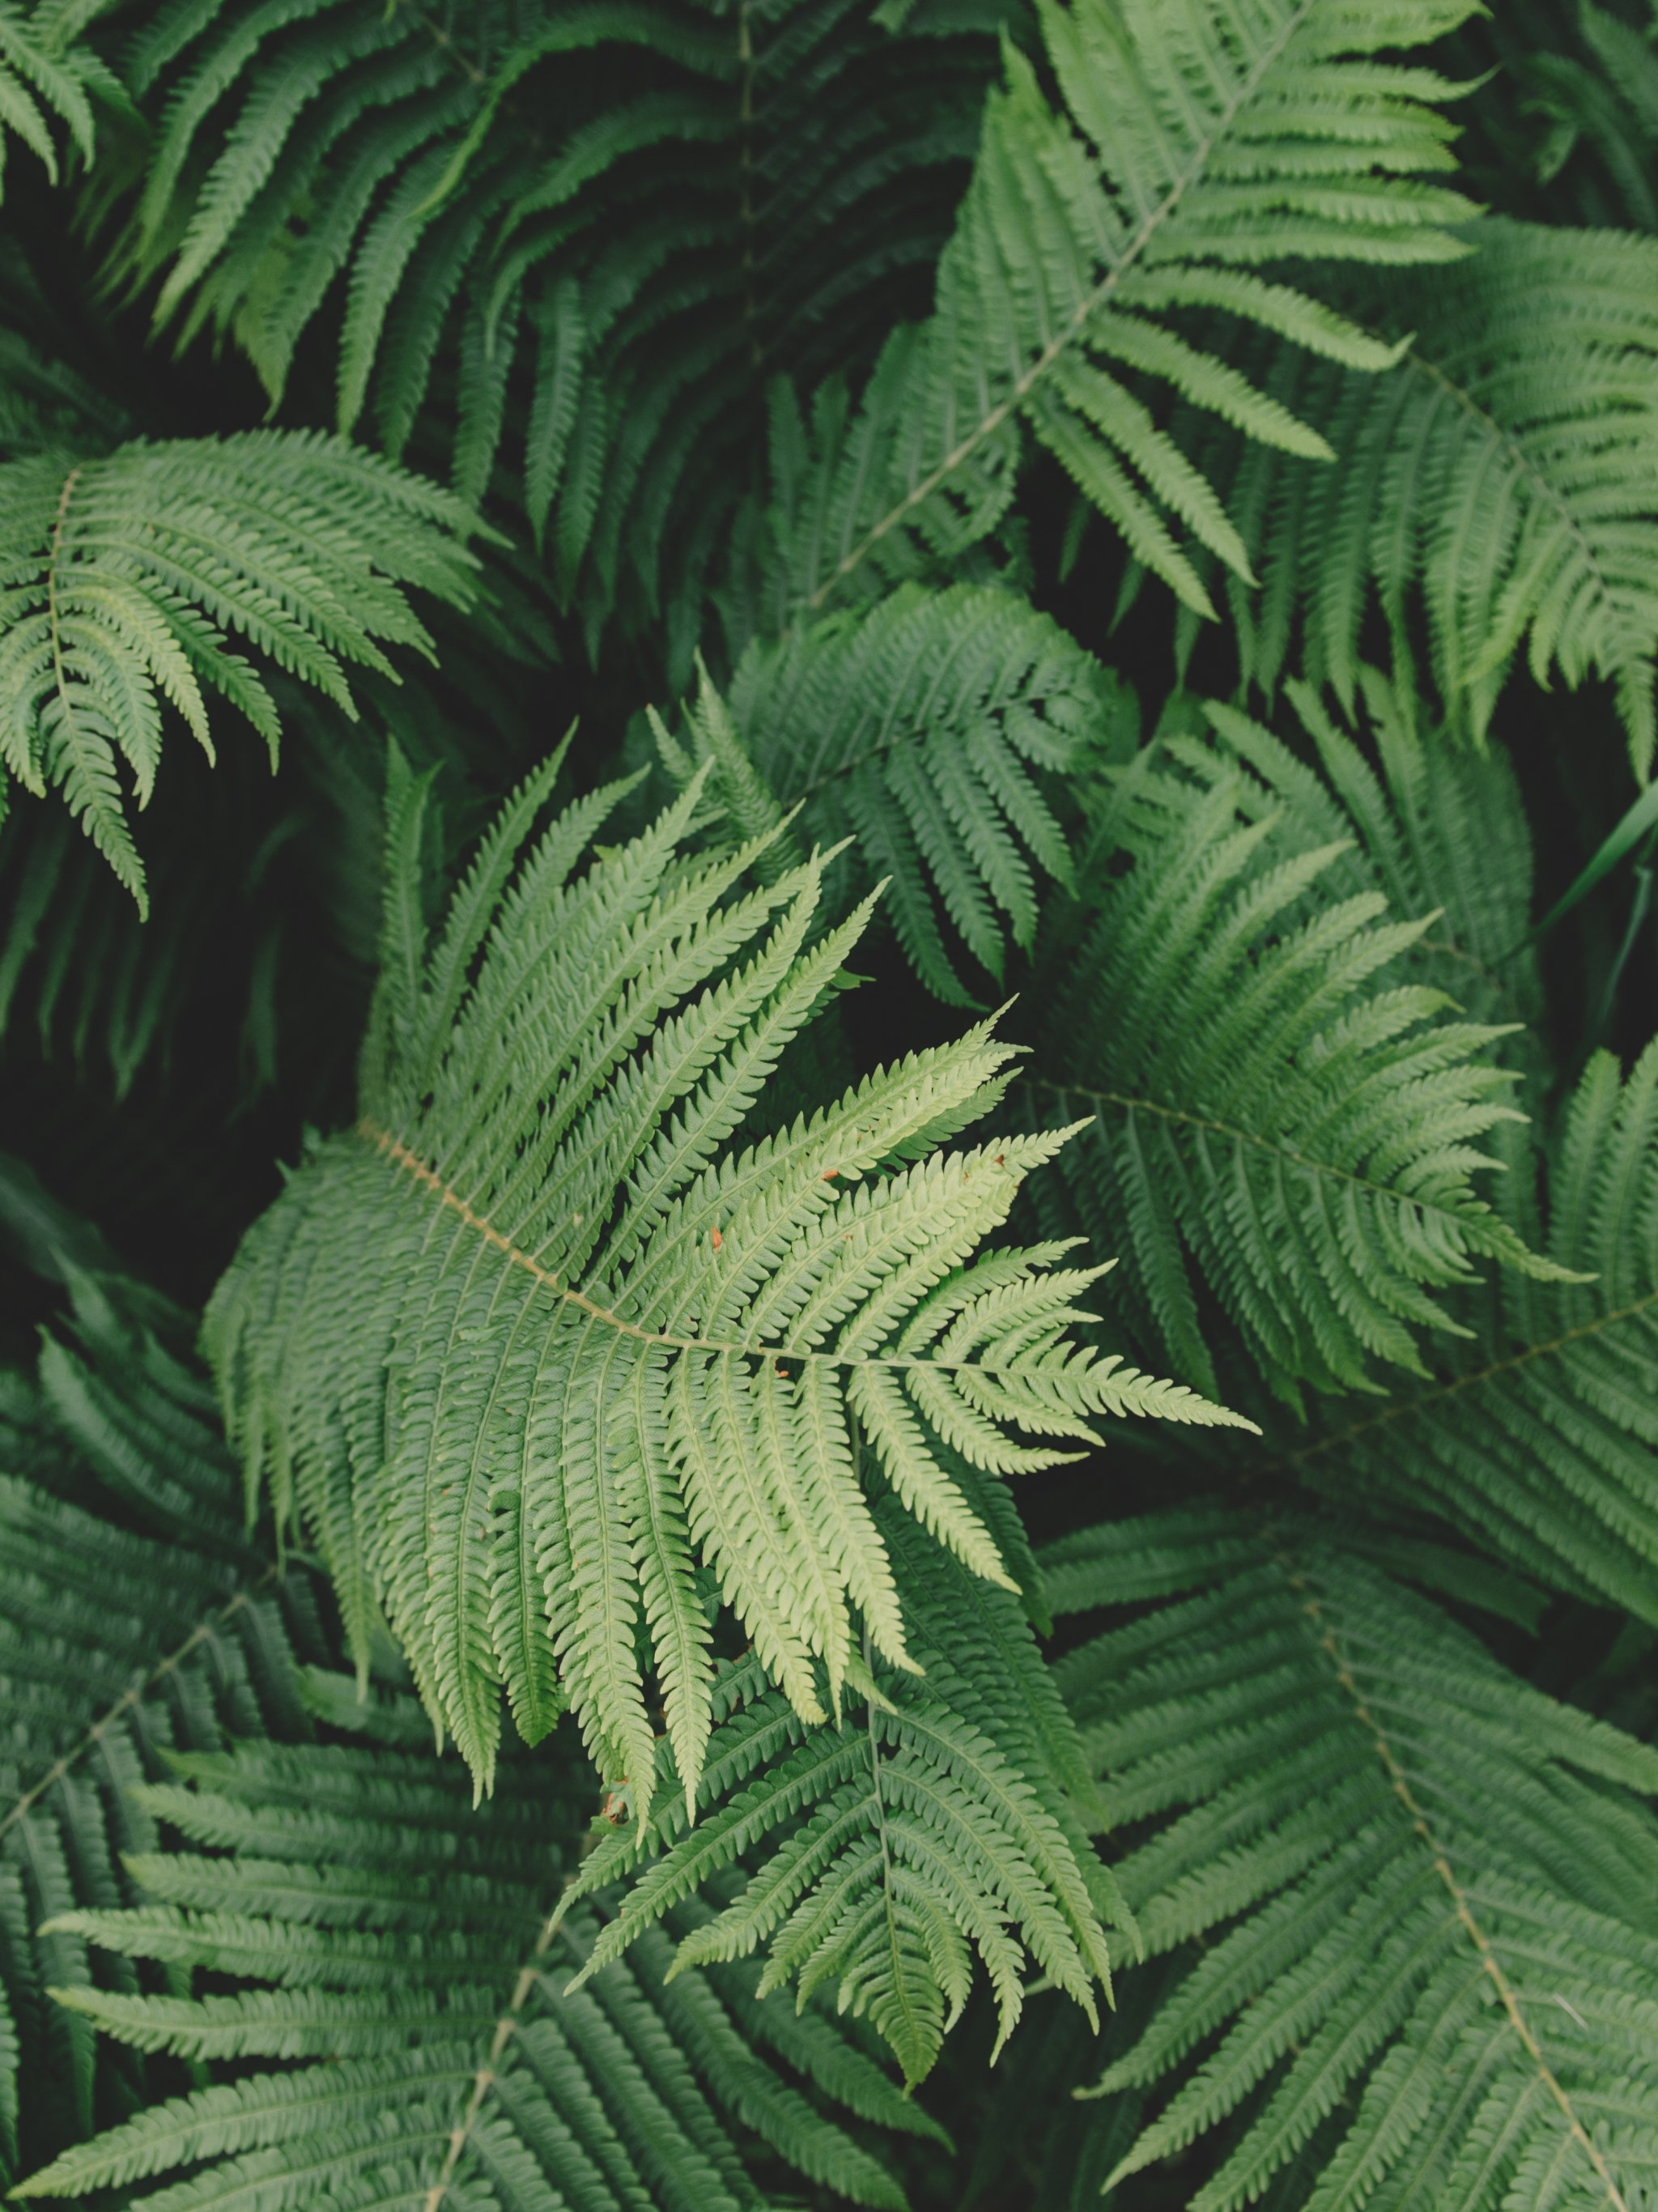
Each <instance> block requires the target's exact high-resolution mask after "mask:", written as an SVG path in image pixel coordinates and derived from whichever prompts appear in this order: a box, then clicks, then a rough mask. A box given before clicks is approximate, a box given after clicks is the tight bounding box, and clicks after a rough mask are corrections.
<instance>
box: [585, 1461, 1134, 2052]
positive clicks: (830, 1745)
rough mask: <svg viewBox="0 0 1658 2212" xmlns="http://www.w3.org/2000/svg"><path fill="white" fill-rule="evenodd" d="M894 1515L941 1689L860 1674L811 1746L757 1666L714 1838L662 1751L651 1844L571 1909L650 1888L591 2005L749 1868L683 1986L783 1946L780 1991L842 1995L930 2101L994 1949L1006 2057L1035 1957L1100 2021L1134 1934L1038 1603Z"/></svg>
mask: <svg viewBox="0 0 1658 2212" xmlns="http://www.w3.org/2000/svg"><path fill="white" fill-rule="evenodd" d="M878 1516H879V1518H880V1522H881V1525H882V1528H883V1529H884V1533H885V1534H886V1535H887V1538H888V1541H889V1543H890V1546H891V1548H892V1550H893V1553H894V1554H895V1558H896V1561H897V1563H898V1565H899V1568H900V1578H901V1583H902V1589H903V1591H904V1595H905V1598H906V1601H907V1604H908V1608H909V1611H910V1613H911V1615H912V1618H913V1620H914V1638H915V1651H916V1656H917V1657H918V1659H919V1660H920V1662H921V1668H922V1672H921V1674H920V1677H919V1678H918V1677H917V1676H915V1675H913V1674H901V1673H900V1672H898V1671H896V1670H895V1669H891V1668H880V1670H879V1673H878V1674H872V1673H870V1672H869V1671H868V1670H867V1669H865V1670H862V1679H861V1681H860V1683H859V1684H857V1685H855V1686H854V1693H853V1696H852V1698H851V1707H852V1709H851V1711H849V1712H847V1713H845V1714H842V1715H838V1716H837V1717H836V1720H835V1723H834V1724H832V1725H831V1724H820V1725H818V1726H817V1727H808V1726H807V1725H805V1723H802V1721H801V1719H800V1717H799V1714H798V1713H796V1712H795V1711H793V1709H792V1708H791V1706H790V1705H789V1702H788V1700H787V1699H786V1698H785V1697H784V1696H783V1695H782V1694H781V1693H780V1692H779V1691H777V1690H774V1689H772V1688H770V1687H769V1686H768V1685H767V1684H766V1681H765V1679H764V1677H763V1675H762V1672H761V1670H760V1668H759V1667H758V1666H757V1665H756V1663H755V1662H754V1661H753V1660H752V1659H748V1660H745V1661H743V1662H738V1664H736V1665H734V1666H732V1667H730V1668H727V1669H726V1671H725V1672H724V1673H723V1674H722V1675H721V1677H720V1680H718V1682H717V1683H716V1685H715V1689H714V1700H715V1710H716V1712H717V1715H718V1722H719V1724H718V1725H717V1726H716V1728H715V1729H714V1735H713V1736H712V1737H711V1738H710V1740H709V1743H708V1756H707V1760H706V1764H705V1765H704V1768H703V1770H702V1773H701V1778H700V1779H699V1783H698V1789H697V1800H698V1802H697V1810H698V1815H699V1817H698V1818H697V1820H696V1824H695V1826H692V1825H691V1818H690V1813H689V1809H688V1807H687V1804H686V1802H684V1796H683V1792H682V1790H681V1789H680V1788H679V1787H677V1784H679V1781H680V1777H679V1775H678V1773H677V1769H676V1767H675V1764H674V1759H673V1753H672V1750H671V1747H670V1746H668V1745H667V1744H663V1745H661V1746H659V1749H658V1753H657V1759H658V1781H659V1785H660V1786H659V1791H658V1794H657V1799H656V1802H657V1806H658V1809H657V1810H656V1811H655V1813H654V1814H653V1816H652V1819H651V1821H650V1823H649V1825H648V1826H647V1827H646V1828H645V1829H644V1830H643V1831H642V1832H641V1831H640V1830H638V1829H635V1828H633V1827H629V1828H627V1829H625V1830H623V1831H621V1832H612V1833H610V1834H607V1835H605V1836H604V1838H603V1839H602V1840H601V1841H600V1842H599V1843H598V1844H597V1846H596V1847H595V1848H594V1850H592V1853H591V1854H590V1855H589V1857H587V1858H586V1861H585V1862H584V1863H583V1866H582V1869H581V1872H580V1875H579V1876H578V1878H577V1881H576V1882H575V1884H574V1887H573V1888H572V1889H571V1891H570V1893H569V1899H568V1903H571V1904H573V1903H574V1901H575V1900H577V1899H580V1898H582V1897H584V1896H586V1895H589V1894H591V1893H593V1892H594V1891H596V1890H598V1889H601V1888H603V1887H604V1885H606V1884H607V1883H609V1882H610V1881H614V1880H616V1879H617V1878H618V1877H621V1876H625V1875H633V1876H635V1880H634V1881H633V1882H632V1885H631V1887H630V1888H629V1891H628V1893H627V1894H626V1895H625V1897H624V1898H623V1902H622V1904H621V1906H620V1908H619V1910H618V1911H617V1913H616V1917H615V1919H614V1920H612V1921H611V1923H610V1925H609V1926H608V1927H607V1928H606V1929H604V1932H603V1934H602V1935H601V1936H600V1937H599V1939H598V1943H597V1945H596V1946H595V1948H594V1950H593V1953H592V1958H591V1960H589V1961H588V1963H587V1965H586V1967H585V1968H584V1969H583V1972H582V1973H581V1974H580V1976H578V1977H577V1980H576V1983H575V1984H573V1986H580V1982H581V1981H582V1980H585V1978H586V1976H587V1975H588V1974H591V1973H593V1972H596V1971H597V1970H598V1968H599V1967H601V1966H604V1964H605V1962H606V1961H607V1960H610V1959H613V1958H616V1957H619V1956H620V1955H621V1954H622V1953H623V1952H624V1951H625V1950H626V1949H627V1948H629V1946H630V1945H632V1944H634V1943H636V1942H639V1941H640V1939H641V1936H644V1935H645V1933H646V1932H647V1930H649V1929H653V1928H654V1927H655V1926H656V1925H657V1924H658V1923H659V1922H660V1921H661V1920H662V1919H663V1918H664V1917H665V1915H667V1914H669V1913H671V1912H672V1911H674V1910H675V1909H676V1908H677V1906H678V1905H681V1904H682V1903H683V1900H685V1899H687V1898H689V1897H691V1896H693V1895H695V1893H697V1892H698V1891H699V1890H706V1889H707V1887H708V1885H709V1884H710V1882H712V1881H715V1880H716V1879H717V1878H718V1877H719V1876H720V1875H721V1874H722V1873H723V1872H724V1871H725V1870H726V1869H727V1868H729V1867H731V1866H732V1864H733V1863H739V1864H740V1865H741V1867H742V1868H743V1869H744V1872H745V1873H746V1877H747V1878H746V1880H745V1881H743V1883H742V1885H741V1887H739V1888H738V1893H737V1894H736V1895H735V1896H734V1897H733V1898H732V1899H731V1901H730V1902H729V1903H728V1904H726V1906H725V1908H724V1910H723V1911H720V1912H718V1913H717V1914H715V1915H714V1916H713V1917H710V1918H708V1919H707V1920H706V1921H705V1922H704V1923H703V1924H702V1925H701V1926H700V1927H699V1928H698V1929H696V1930H695V1933H694V1934H692V1935H690V1936H686V1937H685V1938H684V1939H683V1941H682V1942H680V1944H679V1947H678V1948H677V1952H676V1953H675V1954H674V1966H673V1972H676V1973H677V1972H681V1971H683V1969H685V1968H686V1967H689V1966H693V1965H706V1964H707V1963H708V1962H709V1961H711V1960H720V1959H726V1960H730V1959H736V1958H741V1957H744V1956H745V1955H747V1954H750V1953H752V1952H754V1951H755V1950H756V1948H758V1949H762V1950H763V1951H764V1952H765V1954H766V1966H765V1970H764V1972H763V1973H762V1976H761V1979H760V1984H759V1988H760V1992H761V1994H762V1995H764V1994H765V1993H766V1992H767V1991H768V1990H775V1989H778V1988H780V1987H781V1986H782V1985H783V1984H786V1983H787V1982H790V1981H793V1982H795V1983H796V1984H798V1986H799V1991H800V1995H801V2000H802V2002H805V1998H806V1997H807V1996H810V1995H811V1992H812V1991H814V1990H819V1989H825V1988H831V1987H832V1988H834V1989H835V1990H836V1992H837V1999H836V2001H837V2004H838V2006H839V2008H840V2009H841V2011H843V2012H844V2011H846V2010H847V2009H850V2010H851V2011H853V2013H855V2014H864V2013H867V2015H868V2016H869V2017H870V2019H871V2020H872V2021H873V2023H874V2025H875V2026H876V2027H878V2029H879V2031H880V2033H882V2035H883V2036H884V2038H885V2039H886V2040H887V2042H888V2043H889V2044H890V2046H891V2047H892V2049H893V2051H894V2052H895V2053H896V2057H897V2058H898V2062H899V2063H900V2065H901V2066H902V2068H903V2070H904V2076H905V2079H906V2081H908V2082H909V2083H911V2084H912V2085H913V2084H914V2083H915V2082H917V2081H920V2080H922V2079H923V2078H924V2077H925V2075H926V2074H928V2073H929V2072H930V2071H931V2069H932V2065H933V2063H934V2061H935V2060H936V2058H937V2057H938V2049H939V2045H940V2044H941V2042H942V2041H943V2039H944V2035H945V2033H947V2031H948V2030H949V2029H950V2027H951V2026H952V2025H953V2024H954V2022H955V2021H956V2020H957V2017H958V2016H959V2015H960V2013H961V2011H962V2008H963V2005H964V2004H965V2002H966V2001H967V1997H968V1994H969V1989H970V1986H971V1979H972V1961H973V1959H974V1957H975V1954H976V1956H977V1958H978V1960H979V1961H980V1963H981V1965H982V1966H983V1967H984V1969H985V1971H986V1972H987V1975H988V1977H989V1979H990V1983H991V1985H992V1989H993V1994H994V1998H995V2004H996V2010H997V2016H998V2023H999V2026H998V2033H997V2038H996V2045H995V2051H1000V2049H1001V2047H1002V2045H1004V2044H1005V2041H1006V2039H1007V2037H1008V2036H1009V2035H1010V2034H1011V2032H1012V2030H1013V2028H1014V2027H1015V2026H1016V2025H1017V2021H1018V2019H1019V2016H1020V2013H1021V2011H1022V2009H1023V1987H1022V1980H1021V1977H1022V1974H1023V1972H1024V1968H1025V1964H1026V1957H1027V1954H1029V1960H1031V1961H1032V1962H1034V1965H1035V1967H1036V1969H1037V1970H1039V1971H1040V1972H1042V1973H1043V1974H1044V1975H1046V1976H1047V1977H1048V1979H1049V1980H1050V1981H1051V1982H1053V1983H1054V1984H1055V1985H1056V1986H1057V1987H1058V1988H1060V1989H1061V1990H1065V1991H1066V1993H1067V1995H1069V1996H1072V1998H1074V1999H1075V2001H1076V2002H1077V2003H1078V2005H1080V2006H1081V2007H1082V2008H1083V2010H1084V2013H1085V2014H1086V2015H1087V2017H1088V2019H1089V2020H1090V2022H1091V2023H1093V2024H1094V2025H1095V2026H1097V2024H1098V2022H1097V2016H1096V2008H1095V1997H1094V1990H1095V1985H1096V1982H1097V1983H1099V1984H1103V1985H1104V1987H1105V1988H1106V1989H1107V1990H1108V1989H1109V1986H1110V1983H1109V1954H1108V1947H1107V1942H1106V1936H1105V1931H1104V1929H1103V1928H1102V1925H1101V1914H1102V1911H1103V1912H1104V1913H1105V1915H1106V1916H1107V1917H1111V1918H1114V1919H1115V1920H1116V1921H1117V1922H1118V1923H1119V1924H1127V1922H1126V1916H1125V1914H1124V1913H1123V1911H1122V1906H1121V1899H1119V1898H1118V1897H1117V1895H1116V1893H1115V1891H1114V1888H1113V1887H1112V1886H1111V1884H1110V1882H1109V1880H1108V1877H1107V1876H1106V1875H1105V1874H1104V1870H1103V1869H1102V1868H1101V1867H1100V1865H1099V1863H1098V1862H1097V1860H1096V1858H1095V1857H1094V1854H1093V1852H1092V1850H1091V1849H1090V1845H1089V1843H1088V1840H1087V1835H1086V1833H1085V1826H1086V1825H1087V1823H1088V1822H1089V1820H1090V1819H1091V1820H1093V1821H1094V1822H1095V1823H1096V1824H1097V1818H1098V1816H1097V1814H1096V1812H1095V1809H1094V1808H1093V1804H1092V1796H1093V1792H1092V1788H1091V1785H1090V1782H1089V1779H1088V1776H1087V1772H1086V1770H1085V1768H1084V1766H1083V1765H1082V1761H1081V1759H1080V1757H1079V1756H1078V1749H1077V1745H1076V1741H1075V1738H1074V1735H1073V1734H1072V1730H1071V1728H1070V1725H1069V1723H1068V1722H1067V1721H1066V1717H1065V1714H1064V1711H1063V1709H1062V1708H1061V1707H1060V1705H1059V1702H1058V1700H1057V1699H1056V1698H1055V1697H1054V1690H1053V1686H1052V1683H1051V1681H1050V1680H1049V1679H1048V1675H1047V1674H1046V1672H1045V1670H1044V1668H1043V1666H1042V1661H1041V1660H1040V1658H1039V1657H1038V1656H1037V1652H1036V1649H1035V1643H1034V1640H1033V1639H1032V1638H1031V1634H1030V1631H1029V1627H1028V1626H1027V1625H1026V1623H1025V1621H1024V1619H1023V1614H1022V1612H1021V1608H1020V1606H1019V1604H1018V1602H1017V1600H1016V1599H1015V1598H1014V1597H1012V1596H1011V1595H1009V1594H1008V1593H1007V1592H1005V1591H1004V1590H1000V1589H994V1588H992V1587H989V1586H987V1585H986V1584H984V1583H976V1582H975V1580H974V1578H973V1577H971V1576H969V1574H967V1573H966V1572H965V1571H963V1569H962V1567H961V1566H960V1565H959V1563H958V1562H957V1561H955V1560H953V1559H950V1556H949V1554H948V1553H942V1552H940V1551H939V1550H938V1547H936V1546H931V1545H928V1544H927V1543H926V1541H925V1540H924V1539H922V1538H921V1537H920V1534H919V1532H918V1531H916V1530H915V1529H914V1524H913V1523H907V1522H906V1519H905V1516H903V1515H902V1513H901V1512H899V1511H897V1510H895V1509H894V1506H893V1504H892V1502H891V1501H890V1500H888V1501H885V1503H884V1505H883V1506H882V1507H880V1508H878ZM1070 1791H1074V1792H1075V1793H1076V1794H1075V1796H1072V1795H1071V1794H1069V1792H1070ZM641 1867H642V1868H643V1869H644V1871H643V1872H642V1873H641V1872H640V1871H639V1869H641ZM567 1909H568V1905H567V1906H565V1907H562V1908H561V1910H567ZM992 2055H993V2056H994V2055H995V2054H994V2052H993V2054H992Z"/></svg>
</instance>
